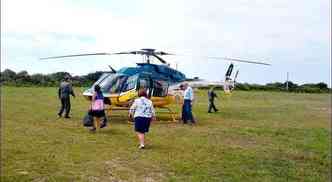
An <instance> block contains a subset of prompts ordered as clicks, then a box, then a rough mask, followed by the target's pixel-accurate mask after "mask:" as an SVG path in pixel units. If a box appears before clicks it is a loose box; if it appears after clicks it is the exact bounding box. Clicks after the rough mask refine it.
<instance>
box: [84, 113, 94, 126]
mask: <svg viewBox="0 0 332 182" xmlns="http://www.w3.org/2000/svg"><path fill="white" fill-rule="evenodd" d="M83 126H85V127H91V126H93V117H92V115H91V114H90V113H89V112H88V113H86V114H85V116H84V117H83Z"/></svg>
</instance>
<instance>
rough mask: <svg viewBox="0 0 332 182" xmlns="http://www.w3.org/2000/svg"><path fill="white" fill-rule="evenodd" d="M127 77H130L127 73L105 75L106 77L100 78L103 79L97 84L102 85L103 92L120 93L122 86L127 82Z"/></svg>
mask: <svg viewBox="0 0 332 182" xmlns="http://www.w3.org/2000/svg"><path fill="white" fill-rule="evenodd" d="M127 78H128V77H127V76H125V75H118V74H110V75H108V76H107V77H106V76H105V78H103V79H100V80H101V81H100V82H96V84H98V85H99V86H100V88H101V90H102V91H103V92H107V93H120V92H121V89H122V86H123V84H124V83H125V81H126V80H127ZM96 84H95V85H96ZM95 85H94V86H95ZM94 86H93V87H94Z"/></svg>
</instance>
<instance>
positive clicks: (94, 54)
mask: <svg viewBox="0 0 332 182" xmlns="http://www.w3.org/2000/svg"><path fill="white" fill-rule="evenodd" d="M101 55H102V56H104V55H112V54H111V53H106V52H101V53H91V54H72V55H65V56H53V57H45V58H40V60H45V59H58V58H68V57H79V56H101Z"/></svg>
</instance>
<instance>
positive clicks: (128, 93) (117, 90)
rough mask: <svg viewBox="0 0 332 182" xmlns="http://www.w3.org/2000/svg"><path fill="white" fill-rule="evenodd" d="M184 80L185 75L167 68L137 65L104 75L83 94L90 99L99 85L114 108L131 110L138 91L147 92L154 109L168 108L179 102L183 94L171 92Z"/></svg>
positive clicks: (153, 65) (165, 66)
mask: <svg viewBox="0 0 332 182" xmlns="http://www.w3.org/2000/svg"><path fill="white" fill-rule="evenodd" d="M185 80H186V77H185V75H184V74H183V73H181V72H179V71H177V70H174V69H172V68H170V67H169V66H167V65H156V64H150V63H138V64H137V67H125V68H122V69H120V70H119V71H117V72H116V73H104V74H103V75H102V76H101V77H100V78H99V79H98V80H97V81H96V82H95V83H94V84H93V85H92V87H91V88H89V89H87V90H86V91H85V92H84V93H83V95H84V96H85V97H86V98H87V99H91V97H92V95H93V93H94V86H95V85H99V86H100V87H101V90H102V92H103V95H104V97H105V98H107V99H109V101H110V102H109V103H110V104H111V105H113V106H120V107H128V106H130V104H131V102H132V101H133V100H134V99H135V98H136V97H137V94H138V90H139V89H146V90H147V92H148V96H149V97H150V99H151V100H152V102H153V105H154V106H155V107H165V106H167V105H169V104H172V103H174V102H175V101H178V99H179V97H177V95H176V94H179V93H180V92H179V91H174V90H172V88H173V87H172V86H173V85H177V84H179V83H181V82H183V81H185ZM170 86H171V87H170ZM170 88H171V89H170Z"/></svg>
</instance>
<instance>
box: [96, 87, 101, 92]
mask: <svg viewBox="0 0 332 182" xmlns="http://www.w3.org/2000/svg"><path fill="white" fill-rule="evenodd" d="M95 92H97V93H100V92H101V91H100V86H99V85H96V86H95Z"/></svg>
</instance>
